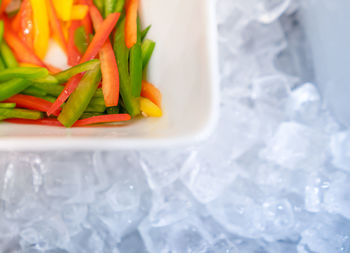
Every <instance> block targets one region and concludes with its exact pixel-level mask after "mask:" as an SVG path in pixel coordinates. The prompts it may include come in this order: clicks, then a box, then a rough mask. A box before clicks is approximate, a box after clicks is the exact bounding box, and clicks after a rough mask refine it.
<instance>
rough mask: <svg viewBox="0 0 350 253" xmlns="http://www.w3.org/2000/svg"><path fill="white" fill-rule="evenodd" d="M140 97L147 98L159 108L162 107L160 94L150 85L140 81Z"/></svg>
mask: <svg viewBox="0 0 350 253" xmlns="http://www.w3.org/2000/svg"><path fill="white" fill-rule="evenodd" d="M141 96H142V97H144V98H148V99H149V100H151V101H152V102H153V103H154V104H156V105H157V106H158V107H159V108H161V107H162V93H160V91H159V90H158V89H157V88H156V87H155V86H154V85H153V84H151V83H149V82H146V81H142V90H141Z"/></svg>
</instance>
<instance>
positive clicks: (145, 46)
mask: <svg viewBox="0 0 350 253" xmlns="http://www.w3.org/2000/svg"><path fill="white" fill-rule="evenodd" d="M155 47H156V43H155V42H154V41H153V40H148V39H147V40H145V41H144V42H143V43H142V46H141V51H142V70H144V69H145V68H146V66H147V64H148V62H149V60H150V59H151V56H152V54H153V51H154V48H155Z"/></svg>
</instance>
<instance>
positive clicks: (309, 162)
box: [261, 122, 328, 169]
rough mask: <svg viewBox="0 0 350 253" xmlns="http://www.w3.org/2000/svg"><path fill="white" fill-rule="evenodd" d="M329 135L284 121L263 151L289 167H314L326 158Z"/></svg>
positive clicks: (272, 158) (269, 158)
mask: <svg viewBox="0 0 350 253" xmlns="http://www.w3.org/2000/svg"><path fill="white" fill-rule="evenodd" d="M327 143H328V138H327V136H325V135H323V134H322V133H320V132H318V131H315V130H314V129H312V128H309V127H307V126H304V125H301V124H299V123H296V122H285V123H282V124H281V125H280V127H279V129H278V130H277V132H276V134H275V135H274V136H273V138H272V139H271V140H270V141H269V142H268V143H267V146H266V148H265V149H264V150H263V152H262V153H261V156H262V157H265V158H266V159H268V160H270V161H272V162H275V163H276V164H278V165H280V166H283V167H286V168H289V169H301V168H304V169H313V168H317V167H319V166H321V165H322V163H323V162H324V161H325V159H326V151H327Z"/></svg>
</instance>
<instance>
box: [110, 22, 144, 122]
mask: <svg viewBox="0 0 350 253" xmlns="http://www.w3.org/2000/svg"><path fill="white" fill-rule="evenodd" d="M124 28H125V18H123V19H122V20H120V22H119V23H118V26H117V30H116V33H115V38H114V53H115V55H116V57H117V64H118V69H119V78H120V94H121V96H122V98H123V102H124V105H125V108H126V110H127V112H128V113H129V114H130V115H131V116H132V117H134V116H137V115H139V114H140V106H139V103H138V101H137V99H136V98H134V96H133V95H132V93H131V85H130V76H129V49H128V48H127V47H126V45H125V33H124V30H125V29H124Z"/></svg>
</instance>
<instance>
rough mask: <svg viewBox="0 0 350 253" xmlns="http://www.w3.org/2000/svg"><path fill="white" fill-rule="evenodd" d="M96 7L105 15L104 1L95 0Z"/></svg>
mask: <svg viewBox="0 0 350 253" xmlns="http://www.w3.org/2000/svg"><path fill="white" fill-rule="evenodd" d="M94 5H95V6H96V7H97V9H98V10H99V11H100V13H101V14H103V10H104V0H94Z"/></svg>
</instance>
